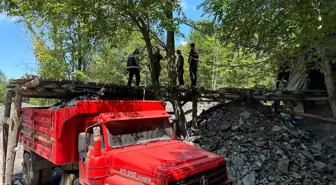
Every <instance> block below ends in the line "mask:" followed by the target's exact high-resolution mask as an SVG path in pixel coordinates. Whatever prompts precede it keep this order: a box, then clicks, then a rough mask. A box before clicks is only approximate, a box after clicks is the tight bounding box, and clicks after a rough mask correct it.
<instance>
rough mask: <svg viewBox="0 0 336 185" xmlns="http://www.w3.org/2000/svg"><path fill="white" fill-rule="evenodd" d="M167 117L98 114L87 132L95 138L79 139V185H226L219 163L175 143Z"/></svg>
mask: <svg viewBox="0 0 336 185" xmlns="http://www.w3.org/2000/svg"><path fill="white" fill-rule="evenodd" d="M169 117H170V116H169V115H168V114H167V113H166V112H165V110H161V111H159V110H157V111H143V112H137V113H136V114H133V113H132V114H129V113H125V114H123V113H118V114H115V113H104V114H100V115H99V116H98V117H96V118H95V120H96V121H97V124H96V125H93V126H92V127H91V128H93V129H92V131H93V130H95V129H96V130H97V133H95V132H91V133H81V134H80V135H79V139H78V141H79V144H78V146H79V154H80V156H81V160H80V162H79V169H80V178H79V179H80V183H81V184H104V185H126V184H127V185H140V184H148V185H177V184H202V185H206V184H214V185H221V184H223V185H224V184H225V185H226V184H231V181H230V180H229V179H228V176H227V169H226V161H225V160H224V158H223V157H220V156H217V155H215V154H213V153H210V152H207V151H204V150H201V149H199V148H197V147H194V146H191V145H189V144H187V143H185V142H182V141H179V140H177V139H176V136H175V134H174V132H173V129H172V126H171V124H170V122H169ZM90 130H91V129H90ZM83 143H87V145H86V146H85V144H83ZM83 146H84V147H83Z"/></svg>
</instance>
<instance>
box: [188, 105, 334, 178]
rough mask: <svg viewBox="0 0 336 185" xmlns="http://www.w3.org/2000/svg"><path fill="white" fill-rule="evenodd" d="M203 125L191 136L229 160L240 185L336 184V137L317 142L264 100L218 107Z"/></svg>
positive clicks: (201, 121)
mask: <svg viewBox="0 0 336 185" xmlns="http://www.w3.org/2000/svg"><path fill="white" fill-rule="evenodd" d="M198 121H199V124H200V128H199V129H195V130H194V131H193V133H192V137H191V138H193V139H194V143H195V144H196V145H198V146H199V147H201V148H203V149H205V150H208V151H211V152H214V153H217V154H219V155H222V156H224V157H225V158H226V159H227V160H228V168H229V177H230V178H231V179H232V180H233V181H234V184H238V185H252V184H268V185H277V184H281V185H287V184H328V185H329V184H330V185H331V184H336V143H335V141H336V140H335V138H332V137H329V138H327V137H326V139H324V140H322V141H314V139H313V137H312V135H311V133H309V132H307V131H303V130H300V129H299V128H298V127H297V126H296V125H295V123H290V122H286V121H285V120H284V118H283V117H281V116H280V115H277V114H275V113H274V112H272V110H271V109H270V108H268V107H266V106H264V105H262V104H261V103H259V102H253V103H250V104H242V103H240V102H231V103H227V104H221V105H217V106H215V107H213V108H211V109H209V110H207V111H205V112H203V113H202V114H201V115H200V117H199V120H198Z"/></svg>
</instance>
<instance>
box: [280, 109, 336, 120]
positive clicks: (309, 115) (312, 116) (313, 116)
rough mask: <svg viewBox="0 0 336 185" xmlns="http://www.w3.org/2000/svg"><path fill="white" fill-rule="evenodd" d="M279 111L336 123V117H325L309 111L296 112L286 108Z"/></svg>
mask: <svg viewBox="0 0 336 185" xmlns="http://www.w3.org/2000/svg"><path fill="white" fill-rule="evenodd" d="M279 111H280V112H282V113H286V114H291V115H297V116H302V117H306V118H312V119H317V120H322V121H326V122H329V123H333V124H336V119H333V118H323V117H321V116H318V115H314V114H308V113H303V112H296V111H290V110H284V109H280V110H279Z"/></svg>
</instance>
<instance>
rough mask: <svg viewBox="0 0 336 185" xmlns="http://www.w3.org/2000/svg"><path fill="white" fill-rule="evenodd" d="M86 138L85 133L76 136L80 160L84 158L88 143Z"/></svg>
mask: <svg viewBox="0 0 336 185" xmlns="http://www.w3.org/2000/svg"><path fill="white" fill-rule="evenodd" d="M86 137H87V133H85V132H82V133H80V134H79V135H78V152H79V154H80V157H81V159H83V157H84V156H85V153H86V151H87V148H88V146H89V143H88V140H87V138H86Z"/></svg>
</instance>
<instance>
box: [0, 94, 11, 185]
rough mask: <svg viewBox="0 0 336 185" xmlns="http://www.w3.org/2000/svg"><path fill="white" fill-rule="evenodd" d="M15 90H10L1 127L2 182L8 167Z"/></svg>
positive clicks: (0, 174) (1, 182)
mask: <svg viewBox="0 0 336 185" xmlns="http://www.w3.org/2000/svg"><path fill="white" fill-rule="evenodd" d="M12 97H13V90H8V91H7V95H6V102H5V112H4V119H3V120H1V127H0V165H1V168H0V184H3V183H4V181H5V168H6V154H7V143H8V128H9V125H8V122H7V120H8V119H9V117H10V111H11V105H12Z"/></svg>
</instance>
